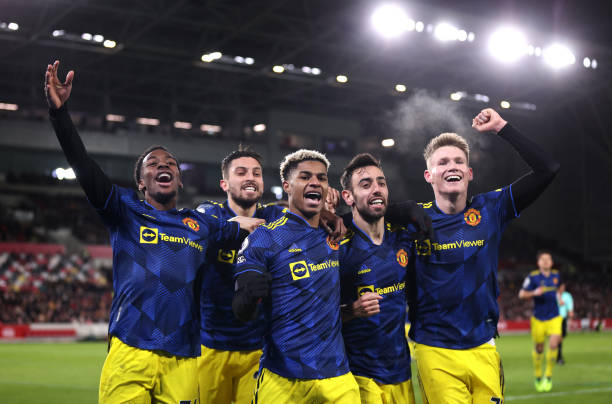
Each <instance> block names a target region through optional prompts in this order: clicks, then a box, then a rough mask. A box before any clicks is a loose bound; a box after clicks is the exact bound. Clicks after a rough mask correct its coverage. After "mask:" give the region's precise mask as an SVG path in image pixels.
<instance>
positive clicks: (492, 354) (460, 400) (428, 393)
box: [415, 343, 504, 404]
mask: <svg viewBox="0 0 612 404" xmlns="http://www.w3.org/2000/svg"><path fill="white" fill-rule="evenodd" d="M415 356H416V357H415V359H416V363H417V368H418V370H419V384H420V386H421V393H422V396H423V402H424V403H429V404H465V403H502V402H503V399H504V397H503V392H504V371H503V368H502V364H501V359H500V357H499V354H498V353H497V350H496V349H495V346H494V345H492V344H489V343H485V344H483V345H481V346H478V347H475V348H470V349H446V348H437V347H432V346H428V345H423V344H416V345H415Z"/></svg>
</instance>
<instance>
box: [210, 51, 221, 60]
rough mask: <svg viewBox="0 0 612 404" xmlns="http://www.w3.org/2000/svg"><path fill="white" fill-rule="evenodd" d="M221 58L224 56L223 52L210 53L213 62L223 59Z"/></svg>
mask: <svg viewBox="0 0 612 404" xmlns="http://www.w3.org/2000/svg"><path fill="white" fill-rule="evenodd" d="M221 56H223V54H222V53H221V52H219V51H216V52H212V53H210V57H211V58H212V59H213V60H217V59H221Z"/></svg>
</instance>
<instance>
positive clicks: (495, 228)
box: [410, 186, 518, 349]
mask: <svg viewBox="0 0 612 404" xmlns="http://www.w3.org/2000/svg"><path fill="white" fill-rule="evenodd" d="M423 208H424V209H425V211H426V212H427V214H428V215H429V216H430V217H431V219H432V222H433V228H434V232H435V236H434V238H435V240H425V241H424V242H419V243H417V246H416V256H415V262H414V263H415V277H416V281H415V289H416V292H415V293H416V295H415V296H414V301H411V305H410V320H411V323H412V324H411V327H410V337H411V339H413V340H414V341H416V342H418V343H421V344H425V345H430V346H435V347H441V348H450V349H467V348H473V347H476V346H479V345H482V344H483V343H485V342H487V341H488V340H490V339H491V338H492V337H494V336H495V334H496V331H497V321H498V319H499V307H498V305H497V297H498V295H499V288H498V285H497V256H498V251H499V243H500V241H501V237H502V232H503V231H504V229H505V228H506V226H507V225H508V223H509V222H510V220H511V219H513V218H514V217H516V216H518V215H517V212H516V209H515V207H514V201H513V199H512V188H511V186H508V187H505V188H502V189H498V190H496V191H492V192H487V193H484V194H478V195H476V196H474V197H473V198H472V199H471V200H470V201H469V202H468V204H467V206H466V208H465V209H464V211H463V212H461V213H457V214H453V215H447V214H445V213H444V212H442V211H441V210H440V209H438V207H437V206H436V203H435V201H434V202H428V203H425V204H423Z"/></svg>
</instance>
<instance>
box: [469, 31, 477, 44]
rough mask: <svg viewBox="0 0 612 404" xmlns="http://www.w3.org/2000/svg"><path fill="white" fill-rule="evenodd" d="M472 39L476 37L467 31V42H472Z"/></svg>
mask: <svg viewBox="0 0 612 404" xmlns="http://www.w3.org/2000/svg"><path fill="white" fill-rule="evenodd" d="M474 39H476V34H475V33H473V32H470V33H468V36H467V40H468V42H474Z"/></svg>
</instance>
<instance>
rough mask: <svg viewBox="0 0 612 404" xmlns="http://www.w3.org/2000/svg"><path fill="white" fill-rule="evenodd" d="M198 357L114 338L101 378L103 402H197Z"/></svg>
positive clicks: (175, 403) (112, 403)
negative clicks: (134, 344) (135, 345)
mask: <svg viewBox="0 0 612 404" xmlns="http://www.w3.org/2000/svg"><path fill="white" fill-rule="evenodd" d="M196 372H197V361H196V358H185V357H181V356H175V355H171V354H169V353H167V352H164V351H147V350H144V349H139V348H134V347H131V346H129V345H126V344H124V343H123V342H122V341H120V340H119V339H118V338H116V337H112V339H111V344H110V350H109V352H108V355H107V356H106V360H105V361H104V366H103V367H102V376H101V377H100V392H99V402H100V404H114V403H129V404H148V403H168V404H170V403H172V404H177V403H185V404H186V403H196V400H197V399H198V377H197V373H196Z"/></svg>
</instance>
